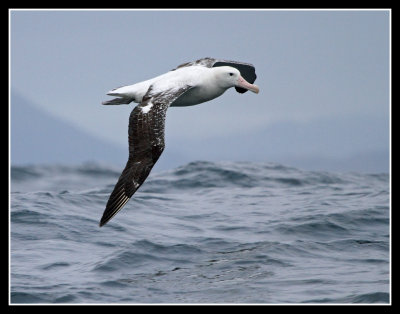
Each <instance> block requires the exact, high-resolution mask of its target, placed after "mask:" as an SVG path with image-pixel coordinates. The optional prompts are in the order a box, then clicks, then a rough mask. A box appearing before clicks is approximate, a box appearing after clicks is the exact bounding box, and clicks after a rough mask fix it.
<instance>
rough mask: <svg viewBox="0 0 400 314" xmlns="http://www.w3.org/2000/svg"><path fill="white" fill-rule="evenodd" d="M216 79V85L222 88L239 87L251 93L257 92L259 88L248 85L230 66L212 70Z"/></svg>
mask: <svg viewBox="0 0 400 314" xmlns="http://www.w3.org/2000/svg"><path fill="white" fill-rule="evenodd" d="M212 69H213V71H214V73H215V76H216V79H217V84H218V85H219V86H221V87H223V88H226V89H228V88H230V87H234V86H236V87H241V88H244V89H247V90H250V91H252V92H253V93H257V94H258V92H259V90H260V89H259V88H258V86H257V85H254V84H250V83H249V82H247V81H246V80H245V79H244V78H243V77H242V76H241V75H240V72H239V70H238V69H236V68H234V67H230V66H221V67H215V68H212Z"/></svg>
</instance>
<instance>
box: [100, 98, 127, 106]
mask: <svg viewBox="0 0 400 314" xmlns="http://www.w3.org/2000/svg"><path fill="white" fill-rule="evenodd" d="M132 101H133V99H132V98H127V97H122V98H121V97H118V98H114V99H111V100H107V101H103V102H102V104H103V105H127V104H129V103H131V102H132Z"/></svg>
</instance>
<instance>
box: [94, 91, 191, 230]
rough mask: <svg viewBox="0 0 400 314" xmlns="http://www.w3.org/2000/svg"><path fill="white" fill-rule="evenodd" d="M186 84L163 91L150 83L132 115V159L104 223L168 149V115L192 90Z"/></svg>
mask: <svg viewBox="0 0 400 314" xmlns="http://www.w3.org/2000/svg"><path fill="white" fill-rule="evenodd" d="M190 88H191V86H188V85H184V86H179V87H176V88H170V89H166V90H162V91H159V90H158V91H157V92H156V91H154V90H153V88H152V86H150V88H149V90H148V92H147V93H146V95H145V96H144V97H143V100H142V102H141V103H140V104H139V105H137V106H136V107H135V108H134V109H133V110H132V112H131V115H130V117H129V130H128V134H129V159H128V162H127V163H126V166H125V169H124V170H123V171H122V174H121V176H120V177H119V179H118V182H117V184H116V185H115V187H114V190H113V191H112V193H111V195H110V198H109V200H108V202H107V205H106V209H105V211H104V213H103V216H102V218H101V220H100V227H101V226H103V225H104V224H106V223H107V222H108V221H109V220H110V219H111V218H112V217H114V216H115V215H116V214H117V213H118V212H119V211H120V210H121V209H122V208H123V207H124V205H125V204H126V203H127V202H128V201H129V199H130V198H131V197H132V195H133V194H134V193H135V192H136V190H137V189H138V188H139V187H140V186H141V185H142V184H143V182H144V181H145V180H146V178H147V176H148V175H149V173H150V171H151V169H152V168H153V166H154V164H155V163H156V162H157V160H158V158H159V157H160V155H161V153H162V152H163V150H164V147H165V144H164V129H165V116H166V113H167V109H168V107H169V105H170V104H171V103H172V102H174V101H175V100H176V99H177V98H178V97H180V96H181V95H182V94H184V93H185V92H186V91H188V90H189V89H190Z"/></svg>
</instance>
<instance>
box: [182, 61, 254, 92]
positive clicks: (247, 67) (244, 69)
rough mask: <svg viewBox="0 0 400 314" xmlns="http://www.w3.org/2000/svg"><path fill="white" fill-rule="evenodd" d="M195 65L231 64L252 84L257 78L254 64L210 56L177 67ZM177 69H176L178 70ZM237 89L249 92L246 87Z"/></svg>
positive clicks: (208, 66)
mask: <svg viewBox="0 0 400 314" xmlns="http://www.w3.org/2000/svg"><path fill="white" fill-rule="evenodd" d="M194 65H200V66H204V67H207V68H213V67H220V66H231V67H234V68H236V69H238V70H239V72H240V75H241V76H243V78H244V79H245V80H246V81H247V82H249V83H251V84H253V83H254V81H255V80H256V78H257V75H256V69H255V67H254V65H252V64H251V63H245V62H239V61H230V60H222V59H214V58H209V57H207V58H201V59H198V60H196V61H192V62H187V63H183V64H181V65H179V66H178V67H176V69H179V68H183V67H189V66H194ZM176 69H174V70H176ZM235 89H236V91H237V92H239V93H245V92H247V89H245V88H241V87H236V86H235Z"/></svg>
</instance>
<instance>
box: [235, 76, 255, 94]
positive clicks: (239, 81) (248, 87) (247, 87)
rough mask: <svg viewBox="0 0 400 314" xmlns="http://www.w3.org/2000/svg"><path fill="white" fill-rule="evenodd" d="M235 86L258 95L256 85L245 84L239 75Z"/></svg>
mask: <svg viewBox="0 0 400 314" xmlns="http://www.w3.org/2000/svg"><path fill="white" fill-rule="evenodd" d="M236 86H238V87H242V88H245V89H247V90H251V91H252V92H253V93H256V94H258V92H259V91H260V89H259V88H258V86H257V85H254V84H250V83H249V82H247V81H246V80H245V79H244V78H243V77H242V76H240V75H239V78H238V80H237V83H236Z"/></svg>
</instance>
